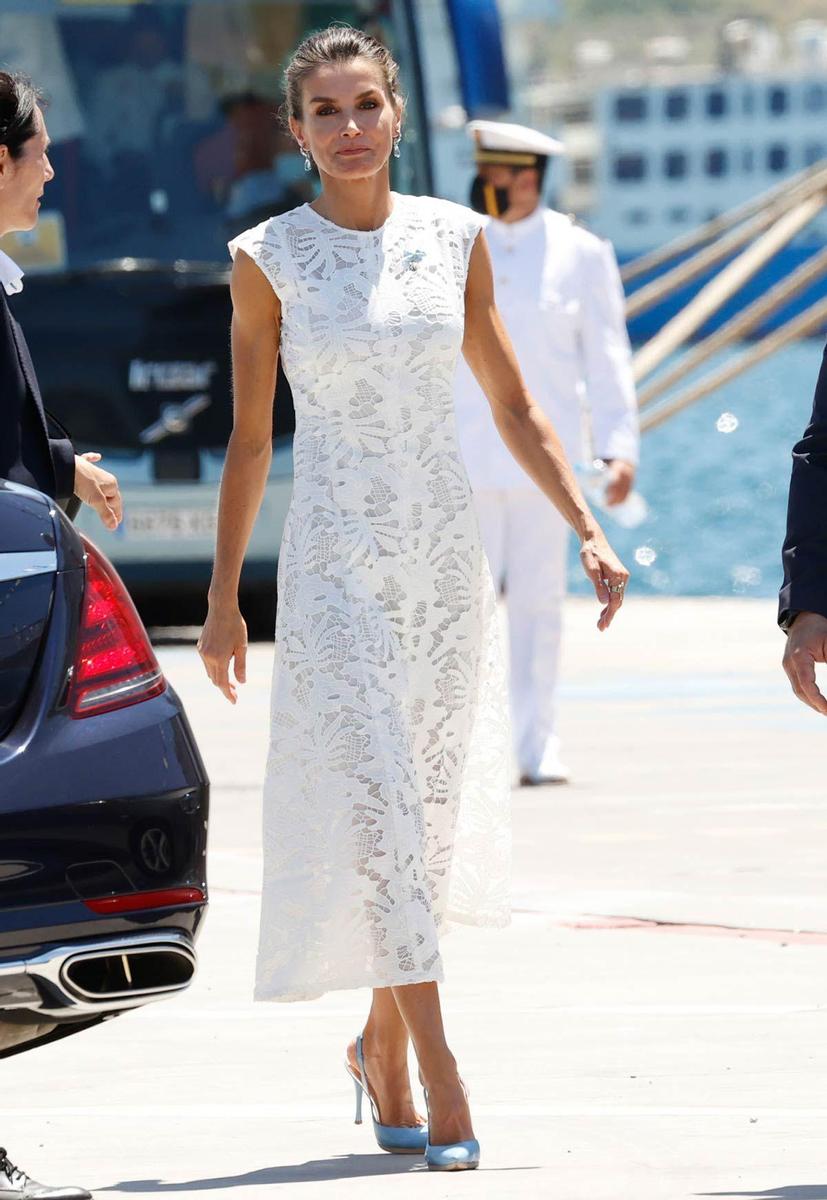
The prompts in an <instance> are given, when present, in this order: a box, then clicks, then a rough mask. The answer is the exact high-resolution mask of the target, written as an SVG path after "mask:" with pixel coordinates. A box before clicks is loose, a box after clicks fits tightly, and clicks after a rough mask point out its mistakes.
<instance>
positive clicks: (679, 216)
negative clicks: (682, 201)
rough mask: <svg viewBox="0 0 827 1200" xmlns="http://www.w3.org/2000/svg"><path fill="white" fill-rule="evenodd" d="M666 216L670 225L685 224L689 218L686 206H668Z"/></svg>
mask: <svg viewBox="0 0 827 1200" xmlns="http://www.w3.org/2000/svg"><path fill="white" fill-rule="evenodd" d="M666 218H667V220H668V221H670V222H671V224H672V225H685V224H686V222H687V221H688V220H689V209H688V208H670V209H669V212H668V213H667V214H666Z"/></svg>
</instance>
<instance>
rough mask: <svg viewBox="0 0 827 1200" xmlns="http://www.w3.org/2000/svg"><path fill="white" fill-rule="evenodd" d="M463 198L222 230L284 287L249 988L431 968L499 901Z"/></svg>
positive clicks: (503, 865)
mask: <svg viewBox="0 0 827 1200" xmlns="http://www.w3.org/2000/svg"><path fill="white" fill-rule="evenodd" d="M482 224H483V222H482V221H481V220H480V219H479V218H478V217H477V216H476V214H475V213H473V212H472V211H471V210H470V209H466V208H463V207H462V206H461V205H457V204H452V203H450V202H449V201H443V200H437V199H433V198H431V197H410V196H401V195H394V208H393V212H392V213H391V216H390V218H389V219H388V221H387V222H386V223H385V224H384V225H383V226H382V227H381V228H380V229H378V230H371V231H359V230H348V229H342V228H341V227H339V226H336V225H334V224H332V223H331V222H330V221H327V220H325V219H324V218H323V217H320V216H319V215H318V214H317V213H315V212H314V211H313V210H312V209H310V208H309V207H308V206H307V205H303V206H302V207H300V208H297V209H293V210H292V211H291V212H288V213H284V214H282V215H280V216H278V217H274V218H271V219H270V220H269V221H265V222H264V223H263V224H261V225H259V226H257V227H256V228H255V229H251V230H248V231H247V232H246V233H244V234H242V235H241V236H240V237H239V238H237V239H236V240H235V241H234V242H232V243H231V246H230V248H231V251H232V253H233V254H234V253H235V251H236V249H238V248H241V249H243V250H244V251H245V252H246V253H247V254H249V255H250V257H251V258H253V260H254V261H255V262H256V263H258V265H259V266H260V268H261V269H262V271H263V272H264V273H265V275H266V276H267V278H268V279H269V280H270V282H271V283H272V285H273V288H274V289H275V291H276V292H277V294H278V296H279V298H280V300H281V305H282V333H281V354H282V361H283V365H284V369H285V372H286V374H287V377H288V379H289V380H290V383H291V386H292V390H293V396H294V401H295V407H296V434H295V441H294V486H293V497H292V501H291V505H290V511H289V514H288V518H287V523H286V526H285V531H284V538H283V542H282V546H281V553H280V557H279V577H278V584H279V604H278V617H277V625H276V661H275V668H274V675H273V691H272V712H271V727H272V734H271V744H270V753H269V757H268V763H267V774H266V782H265V794H264V855H265V866H264V892H263V900H262V920H261V934H260V944H259V955H258V963H257V978H256V997H257V998H258V999H262V1000H298V999H310V998H312V997H315V996H318V995H321V994H322V993H323V992H325V991H328V990H331V989H334V988H347V987H388V986H391V985H397V984H404V983H418V982H423V981H426V980H439V979H441V978H442V963H441V958H440V952H439V935H440V934H441V933H442V932H444V931H445V930H446V928H447V927H448V925H449V923H450V922H452V921H461V922H466V923H472V924H493V925H502V924H505V923H506V921H507V920H508V913H509V878H508V876H509V862H510V844H509V824H508V800H509V764H510V757H509V756H510V742H509V731H508V715H507V692H506V686H505V676H504V668H503V660H502V655H501V650H500V644H499V637H498V627H497V615H496V603H495V597H494V590H493V585H492V582H491V576H490V572H489V570H488V565H487V563H486V560H485V558H484V555H483V551H482V547H481V544H480V539H479V533H478V529H477V523H476V517H475V514H474V510H473V507H472V502H471V493H470V488H469V485H468V480H467V477H466V474H465V469H464V467H463V465H462V462H461V460H460V458H459V451H458V448H457V437H456V430H455V425H454V414H453V400H452V384H453V376H454V370H455V366H456V361H457V356H458V354H459V351H460V347H461V343H462V338H463V329H464V292H465V279H466V274H467V267H468V259H469V256H470V251H471V247H472V245H473V242H474V239H475V237H476V235H477V233H478V231H479V229H480V228H481V226H482Z"/></svg>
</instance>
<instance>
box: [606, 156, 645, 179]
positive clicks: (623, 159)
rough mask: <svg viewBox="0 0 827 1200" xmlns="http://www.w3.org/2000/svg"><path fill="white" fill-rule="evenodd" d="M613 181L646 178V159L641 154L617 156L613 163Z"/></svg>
mask: <svg viewBox="0 0 827 1200" xmlns="http://www.w3.org/2000/svg"><path fill="white" fill-rule="evenodd" d="M614 175H615V179H620V180H623V181H626V180H630V179H645V178H646V159H645V158H644V157H643V155H642V154H618V156H617V158H616V159H615V163H614Z"/></svg>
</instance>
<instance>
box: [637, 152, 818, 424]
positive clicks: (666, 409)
mask: <svg viewBox="0 0 827 1200" xmlns="http://www.w3.org/2000/svg"><path fill="white" fill-rule="evenodd" d="M825 208H827V159H824V160H822V161H820V162H818V163H816V164H814V165H813V166H812V167H810V168H808V169H807V170H806V171H802V172H800V173H799V174H798V175H796V176H793V178H792V179H787V180H785V181H784V182H783V183H782V184H778V185H776V186H775V187H773V188H771V189H770V190H769V191H766V192H763V193H762V194H761V195H759V196H756V197H754V198H753V199H751V200H750V201H748V202H747V203H746V204H742V205H739V206H738V207H737V208H734V209H731V210H730V211H729V212H727V213H723V214H721V215H720V216H719V217H716V218H715V219H714V220H712V221H708V222H706V223H705V224H704V225H702V226H700V227H699V228H698V229H696V230H694V231H692V233H690V234H687V235H684V236H682V237H680V238H677V239H675V240H674V241H672V242H670V243H668V244H667V245H666V246H663V247H661V248H659V249H657V250H655V251H652V252H651V253H648V254H645V255H642V256H640V257H639V258H637V259H635V260H633V261H632V262H630V263H627V264H626V266H625V267H624V268H623V270H622V271H621V276H622V278H623V281H624V283H629V282H631V281H633V280H635V279H639V278H640V277H641V276H642V275H645V274H647V273H649V272H651V271H653V270H657V269H658V268H666V269H665V270H664V271H663V273H662V274H661V275H660V276H659V277H658V278H657V279H655V280H654V281H652V282H650V283H647V284H645V285H644V286H643V287H641V288H638V289H637V290H636V291H634V292H632V294H631V295H630V296H629V298H628V300H627V305H626V316H627V319H631V318H632V317H634V316H637V315H638V314H639V313H641V312H645V311H646V310H647V309H648V308H651V307H652V306H654V305H655V304H658V303H660V302H662V301H663V300H664V299H665V298H666V297H667V296H669V295H671V294H672V293H674V292H675V291H677V290H678V289H680V288H682V287H685V286H686V285H687V284H688V283H691V282H692V281H693V280H695V279H697V278H698V277H699V276H701V275H703V274H704V273H706V272H707V271H708V270H709V268H710V267H713V266H716V265H717V264H718V263H721V262H724V260H729V261H726V262H725V265H724V266H723V267H722V269H721V270H720V271H719V272H718V273H717V274H716V275H714V276H713V277H712V279H710V280H709V281H708V282H707V283H706V284H705V285H704V286H703V287H702V288H701V289H700V290H699V291H698V293H697V294H696V295H695V296H694V297H693V299H692V300H690V302H689V303H688V304H687V305H686V306H685V307H684V308H682V309H681V310H680V312H678V313H677V314H676V316H674V317H673V318H672V319H671V320H670V321H668V322H667V323H666V324H665V325H664V326H663V328H662V329H660V330H659V331H658V332H657V333H656V334H655V336H654V337H652V338H650V339H649V341H647V342H646V343H645V344H644V345H643V346H641V348H640V349H639V350H638V351H637V353H636V354H635V355H634V358H633V370H634V376H635V382H636V383H638V384H642V385H643V386H641V387H640V388H639V395H638V402H639V405H640V408H641V410H642V416H641V430H642V431H646V430H649V429H654V428H656V427H657V426H658V425H661V424H663V422H664V421H667V420H668V419H669V418H670V417H672V416H674V415H675V414H676V413H678V412H682V411H683V410H684V409H686V408H688V407H689V406H690V405H692V404H695V403H697V401H699V400H701V399H703V398H704V397H705V396H708V395H709V394H710V393H711V392H713V391H715V390H716V389H717V388H719V387H721V386H722V385H723V384H724V383H727V382H728V381H729V380H731V379H733V378H735V377H736V376H737V375H740V374H741V373H742V372H744V371H746V370H748V369H749V368H750V367H752V366H754V365H755V364H756V363H758V362H760V361H762V360H763V359H765V358H768V357H769V356H770V355H772V354H774V353H776V351H778V350H780V349H781V348H782V347H783V346H786V345H787V344H788V343H789V342H791V341H793V340H795V339H797V338H801V337H807V336H811V335H814V334H816V333H817V332H818V331H819V330H820V329H821V328H823V327H824V325H825V323H827V297H821V298H819V299H818V300H816V301H815V302H814V303H813V304H811V305H809V306H808V307H807V308H806V309H805V310H804V311H803V312H800V313H798V314H797V315H796V316H794V317H791V318H790V319H788V320H787V321H785V322H784V323H783V324H781V325H779V326H778V327H777V328H776V329H774V330H773V331H772V332H771V333H769V334H767V335H766V336H764V337H762V338H760V339H759V340H758V341H757V342H756V343H755V344H754V345H752V346H751V347H750V348H749V349H748V350H746V351H745V352H744V353H742V354H740V355H738V356H737V357H736V358H733V359H730V360H729V361H728V362H727V363H726V364H724V365H723V366H721V367H718V368H716V369H715V370H714V371H711V372H710V373H709V374H707V375H705V376H704V377H702V378H701V379H700V380H698V381H697V382H695V383H693V384H692V385H691V386H689V387H687V388H686V389H684V391H682V392H680V393H679V394H677V395H674V396H670V397H669V398H668V399H667V398H666V393H667V392H668V391H669V389H670V388H672V387H673V385H675V384H677V383H679V382H680V380H681V379H682V378H683V377H684V376H685V375H686V374H687V372H688V371H691V370H694V369H695V368H697V367H700V366H702V365H703V364H704V363H705V362H707V361H708V360H709V359H710V358H711V357H712V355H714V354H716V353H717V352H718V351H720V350H722V349H724V348H725V347H727V346H729V345H731V344H732V343H733V342H734V341H736V340H737V339H739V338H743V337H744V336H746V335H748V334H752V333H754V332H755V330H756V329H758V328H759V327H760V326H761V324H762V322H764V321H766V320H768V319H770V318H772V317H773V316H775V315H776V314H778V313H779V312H781V311H782V309H783V308H784V306H785V305H787V304H789V303H790V302H791V301H792V300H794V299H795V298H796V297H797V296H800V295H801V294H802V293H803V292H804V291H805V290H807V289H808V288H810V287H812V286H813V285H814V284H815V283H817V282H818V281H819V280H820V279H822V278H823V277H824V276H825V275H827V247H824V248H823V249H821V250H819V251H817V252H816V253H815V254H813V255H812V256H811V257H809V258H808V259H807V260H805V262H804V263H802V264H801V265H800V266H799V267H798V268H796V269H795V270H793V271H792V272H791V273H790V274H789V275H787V276H785V277H784V278H783V279H782V280H780V281H779V282H778V283H777V284H775V285H774V286H773V287H772V288H770V289H769V290H768V291H767V292H765V293H764V294H763V295H762V296H759V297H758V298H757V299H756V300H754V301H753V302H752V303H751V304H749V305H747V306H746V307H745V308H744V309H742V310H741V311H740V312H738V313H737V314H736V315H735V316H734V317H732V318H731V319H730V320H728V321H727V322H725V324H723V325H722V326H720V328H718V329H716V330H715V331H714V332H713V333H711V334H709V335H708V336H706V337H704V338H702V339H701V340H700V341H698V342H696V343H695V344H694V345H693V346H692V348H691V350H690V351H689V352H688V353H687V354H686V355H684V357H683V358H682V359H681V360H680V361H679V362H678V363H677V364H675V365H673V366H671V367H668V368H667V369H666V370H664V371H662V372H660V373H658V374H656V372H657V371H658V368H659V367H661V366H662V365H663V364H664V362H665V361H666V359H667V358H669V357H670V356H671V355H673V354H675V353H676V352H677V351H679V350H680V349H681V348H682V347H684V346H685V345H686V343H687V342H688V341H689V340H690V338H692V337H693V335H694V334H696V333H697V332H698V330H699V329H701V328H702V326H703V325H705V324H706V322H707V321H708V320H709V319H710V318H711V317H713V316H714V315H715V314H716V313H717V312H718V311H719V310H720V309H721V308H722V306H723V305H724V304H726V303H727V302H728V301H729V300H731V299H732V297H733V296H734V295H736V293H737V292H738V291H739V290H740V289H741V288H742V287H743V286H744V284H746V283H747V282H748V281H749V280H750V279H751V278H752V277H753V276H754V275H755V274H756V273H757V272H758V271H760V270H761V269H762V268H763V267H764V266H766V264H767V263H768V262H769V261H770V260H771V259H772V258H773V257H774V256H775V255H776V254H778V252H779V251H780V250H782V249H783V248H784V246H786V245H788V244H789V243H790V242H791V241H792V240H793V239H794V238H795V237H796V236H797V235H798V234H799V233H800V232H801V231H802V230H803V229H805V228H806V227H807V225H809V224H810V223H811V222H812V221H813V220H814V219H815V218H816V217H817V216H818V215H819V214H820V213H821V212H823V211H824V209H825ZM734 251H739V253H737V254H736V256H735V257H734V258H732V257H731V255H732V253H733V252H734ZM675 259H680V261H679V262H678V263H677V265H675V266H672V267H669V266H668V264H670V263H672V262H673V260H675ZM653 376H654V378H652V377H653Z"/></svg>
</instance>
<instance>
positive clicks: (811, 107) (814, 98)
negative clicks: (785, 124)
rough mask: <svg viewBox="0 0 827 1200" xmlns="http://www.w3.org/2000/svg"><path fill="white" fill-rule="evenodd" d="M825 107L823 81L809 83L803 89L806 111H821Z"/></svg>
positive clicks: (826, 105)
mask: <svg viewBox="0 0 827 1200" xmlns="http://www.w3.org/2000/svg"><path fill="white" fill-rule="evenodd" d="M825 108H827V87H825V86H824V84H823V83H810V84H808V85H807V87H805V89H804V109H805V111H806V112H822V111H823V110H824V109H825Z"/></svg>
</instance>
